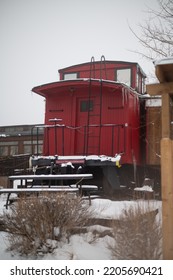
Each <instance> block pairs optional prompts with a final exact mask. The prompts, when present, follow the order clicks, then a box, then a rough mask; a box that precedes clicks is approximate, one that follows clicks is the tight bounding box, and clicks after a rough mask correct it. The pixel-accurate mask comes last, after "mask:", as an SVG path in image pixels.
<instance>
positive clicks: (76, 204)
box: [4, 193, 90, 254]
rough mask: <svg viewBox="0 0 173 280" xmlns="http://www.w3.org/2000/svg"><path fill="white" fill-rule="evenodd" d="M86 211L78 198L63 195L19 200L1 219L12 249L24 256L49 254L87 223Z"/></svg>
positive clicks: (85, 205) (87, 211)
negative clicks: (74, 229)
mask: <svg viewBox="0 0 173 280" xmlns="http://www.w3.org/2000/svg"><path fill="white" fill-rule="evenodd" d="M88 208H89V206H88V204H86V203H84V202H83V201H82V199H81V198H80V197H77V196H73V197H72V196H71V195H69V194H65V193H63V194H56V195H55V194H54V195H51V194H45V195H44V196H42V197H41V196H40V197H36V196H33V197H32V198H29V199H28V198H27V199H26V197H23V198H20V199H19V200H18V201H17V202H16V203H15V204H14V205H13V206H12V207H11V211H10V212H9V213H6V214H5V216H4V220H5V225H6V229H7V230H8V232H9V233H10V238H9V241H10V245H11V249H17V250H18V251H20V252H21V253H23V254H28V253H38V252H40V251H41V252H50V251H52V250H53V249H54V247H57V246H58V241H60V240H62V239H64V240H68V238H69V235H70V232H71V230H72V229H73V228H74V227H82V226H83V225H84V224H85V223H86V220H87V218H88V217H89V216H90V211H89V210H88ZM53 240H55V241H54V243H53V242H52V241H53Z"/></svg>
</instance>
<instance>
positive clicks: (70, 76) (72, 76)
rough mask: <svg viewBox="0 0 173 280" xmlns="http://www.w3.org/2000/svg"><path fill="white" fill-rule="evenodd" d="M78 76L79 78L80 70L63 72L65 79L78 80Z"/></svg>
mask: <svg viewBox="0 0 173 280" xmlns="http://www.w3.org/2000/svg"><path fill="white" fill-rule="evenodd" d="M78 78H79V73H78V72H72V73H64V74H63V80H65V81H68V80H76V79H78Z"/></svg>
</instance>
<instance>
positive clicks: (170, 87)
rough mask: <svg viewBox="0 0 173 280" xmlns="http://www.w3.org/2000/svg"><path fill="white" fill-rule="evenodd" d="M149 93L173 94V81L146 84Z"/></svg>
mask: <svg viewBox="0 0 173 280" xmlns="http://www.w3.org/2000/svg"><path fill="white" fill-rule="evenodd" d="M146 89H147V93H148V94H149V95H152V96H153V95H163V94H173V82H168V83H161V84H148V85H146Z"/></svg>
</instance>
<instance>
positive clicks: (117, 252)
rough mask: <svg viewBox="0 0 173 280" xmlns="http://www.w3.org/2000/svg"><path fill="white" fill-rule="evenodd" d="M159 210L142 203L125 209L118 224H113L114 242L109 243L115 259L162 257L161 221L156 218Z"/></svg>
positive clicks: (154, 258) (157, 258)
mask: <svg viewBox="0 0 173 280" xmlns="http://www.w3.org/2000/svg"><path fill="white" fill-rule="evenodd" d="M157 212H158V210H157V209H156V210H153V209H150V207H149V209H148V210H146V209H145V207H143V206H142V205H140V204H138V205H137V206H136V207H130V208H129V209H126V210H124V211H123V213H122V214H121V215H120V217H119V222H118V224H117V223H116V224H114V225H113V244H111V245H110V244H109V249H110V250H111V252H112V257H113V258H114V259H119V260H122V259H126V260H159V259H161V256H162V249H161V239H162V234H161V222H160V221H159V220H158V219H156V215H157Z"/></svg>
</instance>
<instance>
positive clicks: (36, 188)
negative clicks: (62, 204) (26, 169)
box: [0, 174, 98, 208]
mask: <svg viewBox="0 0 173 280" xmlns="http://www.w3.org/2000/svg"><path fill="white" fill-rule="evenodd" d="M92 178H93V175H92V174H56V175H53V174H50V175H13V176H9V182H10V184H9V187H8V188H2V189H0V194H2V193H7V194H8V196H7V201H6V208H8V205H9V202H10V195H11V194H12V193H16V194H25V193H36V194H40V193H43V192H45V193H46V192H49V193H51V192H73V193H74V192H75V193H80V194H81V195H82V192H83V191H85V192H86V193H87V195H88V197H89V203H91V201H90V192H91V191H95V190H97V189H98V187H97V186H93V185H82V181H83V180H84V179H92ZM15 180H20V181H21V184H20V185H18V186H17V188H14V184H13V183H14V181H15ZM31 180H32V183H31V184H30V183H29V182H28V181H31ZM54 180H55V181H56V180H76V184H73V185H70V184H69V185H62V186H61V185H56V186H55V185H51V183H52V181H54ZM23 181H24V182H25V183H24V184H23ZM43 181H48V185H42V184H41V185H34V184H35V183H36V182H37V183H38V182H41V183H42V182H43Z"/></svg>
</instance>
